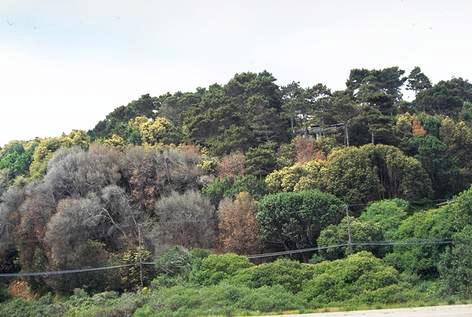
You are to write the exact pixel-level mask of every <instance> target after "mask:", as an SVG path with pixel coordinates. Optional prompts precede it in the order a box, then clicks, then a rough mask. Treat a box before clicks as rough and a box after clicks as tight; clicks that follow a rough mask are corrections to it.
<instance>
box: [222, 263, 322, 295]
mask: <svg viewBox="0 0 472 317" xmlns="http://www.w3.org/2000/svg"><path fill="white" fill-rule="evenodd" d="M313 269H314V266H313V265H310V264H302V263H300V262H298V261H292V260H288V259H280V260H276V261H275V262H271V263H264V264H260V265H257V266H253V267H250V268H247V269H244V270H242V271H240V272H239V273H238V274H237V275H236V276H235V277H234V278H233V279H232V280H231V281H232V282H233V283H235V284H241V285H245V286H247V287H249V288H259V287H263V286H280V287H282V288H284V289H285V290H287V291H290V292H292V293H297V292H299V291H300V290H301V289H302V287H303V285H304V283H305V282H306V281H308V280H310V279H311V278H312V277H313Z"/></svg>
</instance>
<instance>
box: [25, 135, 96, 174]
mask: <svg viewBox="0 0 472 317" xmlns="http://www.w3.org/2000/svg"><path fill="white" fill-rule="evenodd" d="M89 144H90V138H89V137H88V136H87V133H86V132H85V131H81V130H73V131H72V132H71V133H69V134H67V135H63V136H61V137H54V138H45V139H39V143H38V145H37V146H36V148H35V151H34V153H33V161H32V162H31V165H30V168H29V171H30V177H31V178H32V179H38V178H41V177H42V176H43V175H44V174H45V173H46V169H47V166H48V162H49V160H50V159H51V158H52V156H53V154H54V152H56V151H57V150H59V149H60V148H61V147H72V146H80V147H82V148H84V149H86V148H88V146H89Z"/></svg>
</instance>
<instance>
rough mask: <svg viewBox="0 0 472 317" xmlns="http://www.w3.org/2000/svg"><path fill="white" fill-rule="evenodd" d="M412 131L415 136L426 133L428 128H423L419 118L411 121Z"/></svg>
mask: <svg viewBox="0 0 472 317" xmlns="http://www.w3.org/2000/svg"><path fill="white" fill-rule="evenodd" d="M411 132H412V133H413V135H414V136H423V135H426V130H425V129H424V128H423V125H422V124H421V121H420V120H418V119H414V120H413V122H412V123H411Z"/></svg>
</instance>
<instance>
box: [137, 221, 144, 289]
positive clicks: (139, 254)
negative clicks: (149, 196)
mask: <svg viewBox="0 0 472 317" xmlns="http://www.w3.org/2000/svg"><path fill="white" fill-rule="evenodd" d="M138 243H139V253H138V256H139V278H140V280H141V289H143V287H144V278H143V259H142V256H143V254H142V252H143V251H144V249H143V244H142V240H141V224H140V223H139V224H138Z"/></svg>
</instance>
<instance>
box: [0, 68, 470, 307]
mask: <svg viewBox="0 0 472 317" xmlns="http://www.w3.org/2000/svg"><path fill="white" fill-rule="evenodd" d="M407 91H408V93H409V94H412V95H414V99H412V100H410V101H409V100H405V99H404V97H403V96H404V94H405V92H407ZM71 128H73V127H71ZM471 184H472V84H471V83H470V82H469V81H468V80H466V79H462V78H452V79H449V80H441V81H439V82H437V83H432V82H431V81H430V80H429V78H428V77H427V75H426V74H424V73H423V72H422V71H421V69H420V68H419V67H415V68H414V69H413V70H411V71H410V72H408V73H407V72H405V71H404V70H402V69H401V68H399V67H396V66H395V67H388V68H384V69H353V70H351V71H350V73H349V76H348V78H347V81H346V87H345V89H344V90H341V91H332V90H331V89H330V88H329V87H327V86H326V85H324V84H321V83H318V84H315V85H313V86H310V87H302V86H301V85H300V84H299V83H298V82H295V81H294V82H292V83H290V84H288V85H286V86H279V85H278V84H277V81H276V78H275V77H274V76H273V75H272V74H271V73H269V72H267V71H263V72H260V73H251V72H245V73H239V74H236V75H235V76H234V77H233V78H232V79H231V80H229V81H228V82H227V83H225V84H213V85H211V86H209V87H206V88H198V89H196V91H192V92H175V93H167V94H164V95H161V96H157V97H155V96H150V95H143V96H141V97H140V98H139V99H137V100H134V101H131V102H130V103H129V104H128V105H125V106H120V107H118V108H116V109H115V110H114V111H113V112H111V113H110V114H108V115H107V116H106V118H104V119H103V120H101V121H99V122H98V123H97V124H96V126H95V127H94V128H93V129H92V130H90V131H81V130H73V131H72V132H71V133H69V134H63V135H61V136H51V137H49V138H36V139H33V140H27V141H12V142H10V143H9V144H7V145H5V146H4V147H3V148H2V149H1V150H0V301H2V303H1V304H0V315H1V316H3V315H5V316H6V315H8V316H37V315H40V316H43V315H46V316H127V315H129V314H133V313H134V316H172V315H175V316H195V315H212V314H213V315H232V314H254V313H261V312H264V313H268V312H285V311H302V312H303V311H311V310H316V309H320V308H327V307H338V308H339V307H341V308H356V307H370V306H389V305H412V304H414V303H423V302H426V303H431V304H436V303H444V302H449V303H452V302H456V301H468V300H470V299H471V296H472V287H471V286H472V285H471V284H470V281H471V280H472V271H471V269H470V268H471V267H472V253H471V251H470V244H471V243H472V188H471ZM90 269H97V270H96V271H95V270H90ZM77 270H78V271H77ZM58 272H62V273H58Z"/></svg>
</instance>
